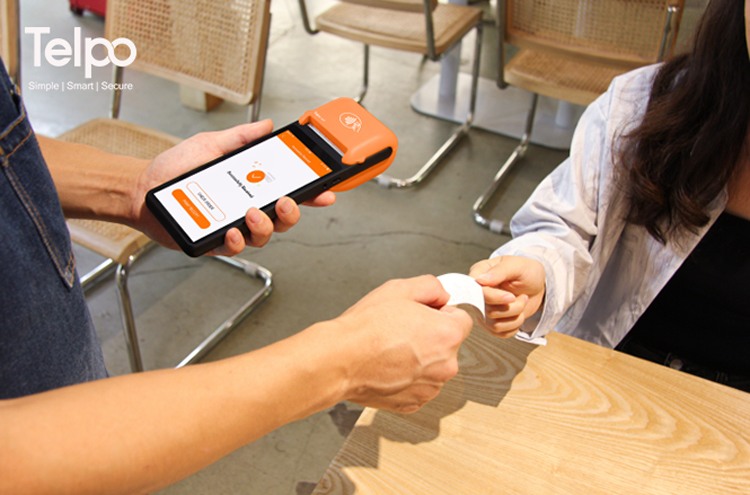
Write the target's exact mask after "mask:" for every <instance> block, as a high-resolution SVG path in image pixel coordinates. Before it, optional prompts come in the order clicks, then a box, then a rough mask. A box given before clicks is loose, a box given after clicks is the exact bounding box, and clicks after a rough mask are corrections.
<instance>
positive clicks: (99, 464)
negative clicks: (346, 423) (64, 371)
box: [0, 324, 348, 494]
mask: <svg viewBox="0 0 750 495" xmlns="http://www.w3.org/2000/svg"><path fill="white" fill-rule="evenodd" d="M330 331H331V329H330V327H329V325H328V324H322V325H316V326H315V327H312V328H311V329H308V331H306V332H303V333H301V334H298V335H295V336H294V337H292V338H290V339H287V340H284V341H281V342H278V343H276V344H274V345H272V346H269V347H267V348H264V349H261V350H258V351H255V352H252V353H249V354H245V355H241V356H238V357H235V358H231V359H227V360H223V361H219V362H215V363H208V364H203V365H198V366H193V367H187V368H183V369H179V370H163V371H157V372H150V373H143V374H133V375H126V376H123V377H117V378H112V379H107V380H101V381H98V382H93V383H88V384H83V385H78V386H74V387H68V388H65V389H60V390H57V391H52V392H48V393H45V394H39V395H36V396H31V397H28V398H24V399H18V400H15V401H8V402H6V403H5V404H1V405H0V425H2V426H0V432H1V434H2V437H3V438H2V439H1V440H0V465H2V466H4V470H5V472H6V473H12V474H11V475H10V476H8V475H7V474H6V476H3V477H2V479H0V492H2V493H37V492H47V491H51V490H52V491H55V492H56V493H66V492H67V493H78V494H80V493H98V494H101V493H135V492H138V493H140V492H146V491H151V490H156V489H158V488H160V487H162V486H165V485H167V484H169V483H172V482H174V481H176V480H179V479H181V478H183V477H185V476H187V475H189V474H191V473H193V472H195V471H197V470H199V469H200V468H202V467H204V466H206V465H208V464H210V463H212V462H214V461H216V460H218V459H219V458H221V457H222V456H224V455H226V454H228V453H229V452H231V451H232V450H234V449H236V448H238V447H240V446H242V445H245V444H247V443H249V442H252V441H253V440H255V439H257V438H259V437H261V436H262V435H264V434H266V433H268V432H270V431H272V430H273V429H275V428H277V427H279V426H281V425H283V424H285V423H288V422H290V421H294V420H297V419H299V418H302V417H305V416H307V415H309V414H312V413H313V412H316V411H318V410H321V409H323V408H325V407H328V406H330V405H332V404H335V403H336V402H338V401H339V400H342V398H343V396H344V393H345V391H344V387H345V384H346V383H347V382H346V379H345V378H346V377H345V376H344V375H345V373H344V365H343V364H342V363H344V362H346V360H347V359H348V357H347V356H346V353H343V352H339V351H338V350H337V349H341V348H343V347H341V346H339V345H338V344H337V342H338V341H339V340H340V339H336V338H331V334H330ZM5 483H10V486H3V485H4V484H5Z"/></svg>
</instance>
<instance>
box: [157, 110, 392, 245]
mask: <svg viewBox="0 0 750 495" xmlns="http://www.w3.org/2000/svg"><path fill="white" fill-rule="evenodd" d="M397 149H398V139H397V138H396V135H395V134H394V133H393V132H392V131H391V130H390V129H388V128H387V127H386V126H385V125H383V123H381V122H380V121H379V120H378V119H377V118H375V117H374V116H373V115H372V114H371V113H370V112H368V111H367V110H365V109H364V108H363V107H362V106H360V105H359V104H358V103H356V102H355V101H354V100H352V99H351V98H338V99H336V100H333V101H331V102H329V103H326V104H325V105H322V106H320V107H318V108H316V109H314V110H310V111H308V112H305V113H304V114H303V115H302V117H300V119H299V120H298V121H296V122H292V123H291V124H289V125H287V126H285V127H282V128H280V129H278V130H276V131H274V132H272V133H270V134H268V135H266V136H264V137H262V138H260V139H258V140H257V141H254V142H253V143H250V144H248V145H245V146H243V147H241V148H239V149H237V150H235V151H233V152H231V153H229V154H227V155H224V156H221V157H219V158H217V159H215V160H213V161H211V162H209V163H206V164H204V165H201V166H199V167H197V168H196V169H194V170H192V171H190V172H188V173H186V174H183V175H181V176H179V177H177V178H175V179H172V180H170V181H168V182H166V183H165V184H162V185H160V186H157V187H156V188H154V189H152V190H150V191H149V192H148V194H147V195H146V205H147V207H148V208H149V210H150V211H151V212H152V213H153V214H154V216H155V217H156V218H157V219H158V220H159V221H160V222H161V224H162V225H163V226H164V228H165V229H166V230H167V231H168V232H169V233H170V235H171V236H172V237H173V238H174V240H175V241H176V242H177V244H178V245H179V246H180V247H181V248H182V250H183V251H185V253H187V254H188V255H190V256H199V255H201V254H204V253H205V252H207V251H209V250H211V249H214V248H216V247H219V246H221V245H222V244H223V243H224V235H225V234H226V232H227V230H229V229H230V228H233V227H238V228H239V229H240V230H241V231H242V232H243V233H244V234H246V235H247V234H248V233H249V232H248V228H247V225H246V224H245V214H246V213H247V210H248V209H249V208H251V207H257V208H259V209H261V210H262V211H263V212H265V213H266V214H267V215H268V216H270V217H271V218H274V217H275V206H276V201H277V200H278V199H279V198H280V197H282V196H289V197H291V198H292V199H293V200H295V201H296V202H297V203H301V202H303V201H307V200H308V199H312V198H314V197H315V196H317V195H318V194H320V193H322V192H324V191H326V190H328V189H330V190H333V191H337V192H340V191H348V190H350V189H353V188H355V187H357V186H359V185H361V184H363V183H364V182H366V181H368V180H370V179H372V178H374V177H375V176H377V175H379V174H381V173H382V172H383V171H385V169H387V168H388V166H390V164H391V163H393V159H394V158H395V156H396V151H397Z"/></svg>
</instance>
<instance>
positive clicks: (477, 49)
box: [299, 0, 483, 189]
mask: <svg viewBox="0 0 750 495" xmlns="http://www.w3.org/2000/svg"><path fill="white" fill-rule="evenodd" d="M423 5H424V17H425V32H426V43H427V53H426V54H425V55H424V57H425V58H428V59H430V60H431V61H433V62H437V61H440V60H441V59H442V58H443V57H445V56H446V55H447V54H448V53H450V52H451V51H452V50H453V49H454V48H455V47H456V46H458V45H460V44H461V41H462V40H463V38H459V39H458V40H457V41H456V42H455V43H454V44H453V45H452V46H451V47H449V48H447V49H446V50H444V51H443V53H442V54H438V53H437V49H436V47H435V28H434V23H433V18H432V11H433V9H434V8H435V5H436V2H435V0H423ZM299 6H300V12H301V16H302V22H303V25H304V28H305V31H307V33H309V34H311V35H315V34H318V33H319V32H320V30H318V29H317V28H313V27H312V23H311V22H310V17H309V15H308V13H307V5H306V2H305V0H299ZM394 11H397V9H394ZM474 31H475V41H474V56H473V57H474V58H473V62H472V70H471V95H470V97H469V109H468V112H467V113H466V118H465V120H464V122H463V123H462V124H461V125H459V127H458V128H457V129H456V130H455V131H454V132H453V133H452V134H451V135H450V137H448V139H447V140H446V141H445V142H444V143H443V144H442V145H441V146H440V147H439V148H438V149H437V151H435V153H433V155H432V156H431V157H430V158H429V159H428V160H427V162H426V163H425V164H424V165H422V167H421V168H420V169H419V170H417V172H416V173H414V174H413V175H412V176H410V177H408V178H406V179H399V178H395V177H392V176H390V175H388V174H381V175H379V176H378V177H375V179H373V180H374V181H375V182H377V184H378V185H380V186H382V187H385V188H389V189H390V188H394V189H403V188H408V187H412V186H415V185H417V184H419V183H420V182H422V181H423V180H424V179H425V178H426V177H427V176H428V175H430V173H431V172H432V171H433V170H434V169H435V168H436V167H437V165H438V164H439V163H440V162H441V161H442V160H443V158H445V157H446V156H447V155H448V153H449V152H450V151H451V150H452V149H453V148H454V147H455V146H456V145H457V144H458V143H459V142H460V141H461V139H462V138H463V137H464V136H466V135H467V134H468V132H469V129H470V128H471V126H472V124H473V122H474V115H475V111H476V102H477V87H478V84H479V66H480V62H481V52H482V35H483V24H482V18H481V16H480V18H479V21H478V22H477V24H476V26H475V27H474ZM391 49H394V48H391ZM369 67H370V45H368V44H366V43H365V44H364V54H363V77H362V87H361V89H360V91H359V95H358V96H357V97H356V98H355V100H356V101H357V102H358V103H361V102H362V100H364V97H365V95H366V94H367V90H368V86H369V75H370V68H369Z"/></svg>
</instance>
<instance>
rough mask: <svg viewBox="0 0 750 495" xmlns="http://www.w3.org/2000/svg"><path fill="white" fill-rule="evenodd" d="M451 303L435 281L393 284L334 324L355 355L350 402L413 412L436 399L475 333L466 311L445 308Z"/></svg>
mask: <svg viewBox="0 0 750 495" xmlns="http://www.w3.org/2000/svg"><path fill="white" fill-rule="evenodd" d="M448 299H449V295H448V293H447V292H446V291H445V289H443V286H442V285H441V284H440V282H439V281H438V280H437V278H435V277H433V276H422V277H417V278H412V279H406V280H392V281H389V282H387V283H385V284H384V285H382V286H380V287H379V288H377V289H375V290H374V291H372V292H370V293H369V294H368V295H367V296H365V297H364V298H362V299H361V300H360V301H359V302H357V303H356V304H355V305H354V306H352V307H351V308H349V309H348V310H347V311H346V312H344V313H343V314H342V315H341V316H340V317H338V318H336V319H335V320H333V322H334V323H336V324H337V325H338V326H339V328H340V329H341V330H340V332H339V334H340V337H339V338H340V339H341V340H342V343H343V344H344V345H348V348H349V349H350V350H351V352H353V353H355V354H356V358H355V359H354V360H353V361H354V363H353V366H351V368H350V370H349V371H350V373H349V392H348V393H347V394H346V396H347V397H346V398H347V399H349V400H352V401H354V402H357V403H360V404H363V405H366V406H371V407H377V408H383V409H390V410H393V411H397V412H401V413H412V412H415V411H417V410H419V409H420V408H421V407H422V406H423V405H424V404H425V403H426V402H428V401H429V400H431V399H433V398H434V397H435V396H437V395H438V393H439V392H440V389H441V388H442V387H443V385H444V384H445V382H447V381H448V380H450V379H451V378H452V377H454V376H455V375H456V373H457V372H458V350H459V347H460V346H461V343H462V342H463V341H464V340H465V339H466V338H467V337H468V336H469V333H470V332H471V328H472V320H471V317H470V316H469V315H468V314H467V313H466V312H465V311H463V310H460V309H458V308H455V307H451V306H445V303H447V302H448ZM352 339H354V341H352ZM356 350H358V351H360V352H356Z"/></svg>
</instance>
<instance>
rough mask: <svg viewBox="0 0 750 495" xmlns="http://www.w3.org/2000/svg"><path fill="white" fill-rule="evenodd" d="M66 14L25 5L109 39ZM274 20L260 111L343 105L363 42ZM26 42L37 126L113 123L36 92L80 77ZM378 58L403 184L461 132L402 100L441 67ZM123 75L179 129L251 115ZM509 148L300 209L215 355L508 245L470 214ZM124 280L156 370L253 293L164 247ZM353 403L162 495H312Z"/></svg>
mask: <svg viewBox="0 0 750 495" xmlns="http://www.w3.org/2000/svg"><path fill="white" fill-rule="evenodd" d="M316 5H317V4H316ZM479 5H483V4H479ZM67 7H68V6H67V2H46V1H45V2H43V1H42V0H24V1H23V2H22V7H21V8H22V13H21V15H22V26H50V27H51V31H52V34H51V36H56V37H63V38H66V39H72V32H73V28H74V27H76V26H80V27H81V28H82V31H83V36H92V37H94V36H102V33H103V21H102V20H101V19H99V18H97V17H95V16H91V15H89V14H87V15H85V16H83V17H75V16H73V15H71V13H70V12H69V11H68V8H67ZM485 7H486V8H487V6H486V5H485ZM272 12H273V21H272V31H271V43H270V47H269V50H268V63H267V69H266V75H265V91H264V95H263V103H262V108H261V116H262V117H270V118H272V119H273V120H274V122H275V123H276V124H277V125H283V124H285V123H287V122H289V121H291V120H293V119H296V118H297V117H298V116H299V115H300V114H301V113H302V112H303V111H305V110H307V109H310V108H313V107H315V106H318V105H320V104H322V103H325V102H326V101H328V100H330V99H332V98H334V97H337V96H341V95H349V96H352V95H354V94H355V93H356V91H357V90H358V88H359V81H360V70H361V69H360V67H361V65H360V57H361V47H360V46H358V45H355V44H352V43H349V42H346V41H343V40H339V39H337V38H334V37H332V36H328V35H326V34H321V35H318V36H314V37H312V36H310V35H308V34H306V33H305V32H304V30H303V29H302V24H301V21H300V18H299V10H298V7H297V2H296V0H274V2H273V7H272ZM488 12H489V9H488ZM487 17H488V19H489V18H490V16H489V15H488V16H487ZM486 27H487V29H486V30H485V31H486V32H485V49H484V53H483V60H482V72H483V75H484V76H485V77H487V78H492V77H494V73H495V67H496V65H495V62H494V58H495V57H496V51H495V50H494V43H495V42H494V39H495V38H494V36H495V33H494V29H493V26H492V25H491V24H487V26H486ZM31 41H32V40H31V36H29V35H26V36H23V63H22V69H23V87H24V96H25V99H26V105H27V108H28V111H29V114H30V118H31V121H32V123H33V124H34V126H35V128H36V130H37V132H39V133H43V134H47V135H52V136H54V135H58V134H60V133H62V132H64V131H65V130H67V129H70V128H72V127H74V126H76V125H77V124H79V123H81V122H84V121H86V120H88V119H90V118H94V117H101V116H106V114H107V111H108V98H109V95H107V94H104V93H97V92H93V91H79V92H66V93H59V92H49V93H46V92H44V91H40V90H31V89H27V88H29V86H28V85H29V83H31V82H46V81H60V82H65V81H83V76H82V73H81V70H80V69H75V68H72V67H71V68H57V67H50V66H48V65H45V64H42V66H41V67H34V66H33V60H32V46H31ZM464 45H465V47H464V48H465V49H464V53H463V56H462V71H468V70H469V62H470V52H469V51H468V50H467V46H468V48H470V47H471V46H470V45H471V44H470V43H465V44H464ZM371 59H372V60H371V63H372V67H371V89H370V93H369V94H368V97H367V99H366V101H365V103H366V104H367V106H368V108H369V109H370V111H371V112H373V113H374V114H375V115H377V116H379V117H380V118H381V119H382V120H383V121H384V122H386V123H387V124H388V125H389V126H391V128H392V129H393V130H394V131H395V132H396V134H397V135H398V136H399V139H400V149H399V155H398V157H397V159H396V162H395V163H394V165H393V166H392V167H391V169H390V172H391V173H392V174H393V175H396V176H398V177H406V176H409V175H411V174H412V173H413V172H414V171H416V170H417V169H418V168H419V167H420V166H421V164H422V163H423V162H424V161H425V160H426V159H427V158H428V157H429V156H430V155H431V153H432V151H433V150H435V149H436V148H437V146H438V145H439V144H440V143H441V142H442V140H444V139H445V137H447V136H448V135H449V133H450V132H451V130H452V129H453V124H451V123H447V122H444V121H440V120H436V119H433V118H429V117H425V116H422V115H419V114H417V113H415V112H414V111H413V110H411V109H410V107H409V103H408V102H409V96H410V95H411V94H412V93H413V92H414V91H415V90H417V89H418V88H419V87H420V86H421V84H423V83H424V82H425V81H427V80H428V79H429V78H430V77H431V76H433V75H434V74H435V73H436V72H437V71H438V66H437V65H436V64H427V65H425V66H420V57H419V56H417V55H411V54H401V53H396V52H392V51H387V50H383V49H377V48H375V49H373V50H372V56H371ZM109 77H110V71H109V69H108V68H106V69H96V70H95V71H94V76H93V80H95V81H96V80H98V81H107V80H109ZM126 81H130V82H133V84H134V85H135V90H134V91H132V92H130V93H128V94H126V95H125V97H124V101H123V105H124V109H123V112H122V115H121V117H122V118H123V119H125V120H129V121H132V122H136V123H139V124H145V125H148V126H151V127H154V128H157V129H160V130H162V131H164V132H168V133H171V134H174V135H177V136H181V137H187V136H189V135H191V134H193V133H195V132H199V131H203V130H211V129H220V128H225V127H228V126H231V125H233V124H236V123H239V122H242V121H243V120H244V119H245V116H246V109H244V108H240V107H237V106H234V105H230V104H226V103H224V104H222V105H221V106H220V107H219V108H217V109H216V110H214V111H211V112H209V113H201V112H197V111H193V110H189V109H187V108H185V107H184V106H182V105H181V103H180V100H179V95H178V88H177V87H176V86H175V85H174V84H172V83H168V82H164V81H161V80H157V79H155V78H152V77H150V76H145V75H140V74H136V73H134V72H132V71H131V72H130V73H128V72H127V71H126ZM498 91H499V90H498ZM514 146H515V141H514V139H511V138H508V137H504V136H501V135H497V134H493V133H489V132H485V131H482V130H473V131H472V132H471V134H470V136H469V138H468V139H466V140H464V141H463V142H462V143H461V144H460V145H459V146H458V147H457V149H455V150H454V152H453V153H452V154H451V155H450V156H449V158H448V160H447V161H446V162H444V163H443V164H442V165H441V166H440V168H439V169H438V170H437V172H436V173H435V174H434V175H433V176H432V177H431V178H430V179H428V180H427V181H425V182H424V183H423V184H421V185H420V186H418V187H416V188H413V189H408V190H385V189H383V188H381V187H379V186H378V185H376V184H375V183H368V184H365V185H363V186H362V187H360V188H358V189H356V190H354V191H351V192H347V193H342V194H339V196H338V201H337V204H336V205H335V206H333V207H330V208H326V209H305V210H304V211H303V218H302V221H301V222H300V224H299V225H298V226H297V227H296V228H294V229H293V230H292V231H290V232H288V233H285V234H278V235H276V236H275V237H274V238H273V240H272V241H271V242H270V243H269V245H267V246H266V247H264V248H263V249H259V250H258V249H252V250H247V251H246V252H245V253H243V254H242V256H243V257H246V258H248V259H251V260H253V261H255V262H258V263H260V264H262V265H263V266H265V267H266V268H268V269H269V270H271V271H272V272H273V274H274V290H273V294H272V295H271V297H270V299H269V300H268V301H267V302H266V303H265V304H264V305H263V306H261V307H260V308H259V309H258V310H257V311H255V312H254V313H253V314H251V315H250V316H249V317H248V318H247V319H246V320H245V321H244V322H243V323H242V325H241V327H240V328H239V329H238V330H236V331H235V332H234V333H232V334H231V335H230V336H229V337H228V338H227V339H226V340H224V341H223V342H222V343H221V344H220V345H219V346H218V347H217V348H216V349H215V350H214V351H213V352H212V353H211V354H210V355H209V357H208V358H207V359H210V360H214V359H220V358H223V357H226V356H231V355H235V354H238V353H242V352H246V351H250V350H253V349H257V348H259V347H262V346H264V345H266V344H269V343H271V342H274V341H276V340H279V339H282V338H284V337H286V336H288V335H291V334H293V333H295V332H298V331H300V330H301V329H303V328H305V327H306V326H308V325H310V324H312V323H314V322H317V321H320V320H324V319H328V318H332V317H335V316H336V315H338V314H339V313H341V312H342V311H343V310H344V309H346V308H347V307H348V306H349V305H351V304H352V303H354V302H355V301H356V300H358V299H359V298H360V297H361V296H363V295H364V294H365V293H367V292H368V291H369V290H371V289H373V288H374V287H376V286H378V285H379V284H381V283H382V282H384V281H386V280H388V279H390V278H394V277H409V276H413V275H419V274H423V273H432V274H436V275H439V274H442V273H446V272H454V271H455V272H467V270H468V269H469V267H470V265H471V264H472V263H474V262H475V261H477V260H480V259H482V258H484V257H487V256H488V255H489V254H490V253H491V252H492V250H493V249H494V248H496V247H497V246H498V245H500V244H502V243H503V242H505V241H506V240H507V238H506V237H504V236H499V235H495V234H492V233H490V232H488V231H486V230H484V229H482V228H480V227H478V226H477V225H475V224H474V223H473V221H472V218H471V206H472V203H473V202H474V200H475V198H476V197H477V196H478V195H479V194H480V193H481V192H482V191H483V190H484V188H485V187H486V186H487V184H488V183H489V182H490V181H491V179H492V177H493V176H494V174H495V172H496V170H497V168H498V167H499V165H500V163H501V160H503V159H504V157H506V156H507V155H508V154H509V153H510V152H511V151H512V149H513V147H514ZM564 157H565V152H563V151H555V150H550V149H545V148H543V147H540V146H532V147H531V148H530V149H529V151H528V154H527V158H526V159H525V160H524V162H523V163H522V164H521V165H520V166H518V167H517V168H516V169H515V170H514V171H513V172H512V174H511V177H510V179H509V181H508V182H507V185H505V186H503V187H502V188H501V190H500V194H499V195H498V196H497V199H496V200H495V201H494V202H493V203H492V204H491V205H490V206H491V210H492V212H493V216H495V217H499V218H504V219H507V218H509V216H510V215H511V214H512V213H513V212H514V211H515V210H516V209H517V208H518V207H519V206H520V205H521V204H522V203H523V201H524V200H525V198H526V197H527V196H528V195H529V193H530V192H531V191H532V189H533V188H534V187H535V185H536V184H537V183H538V181H539V180H540V179H541V178H542V177H544V176H545V175H546V174H547V173H548V172H549V171H550V170H552V168H553V167H554V166H555V165H556V164H558V163H559V162H560V161H562V160H563V159H564ZM78 257H79V266H80V268H79V270H80V271H81V272H84V271H85V270H86V269H87V268H89V267H91V266H94V264H95V263H96V262H98V261H99V259H98V258H97V257H96V256H95V255H93V254H92V253H89V252H87V251H85V250H83V249H79V250H78ZM130 285H131V291H132V294H133V297H134V306H135V311H136V318H137V324H138V328H139V330H140V336H141V347H142V350H143V354H144V359H145V362H146V366H147V367H148V368H156V367H168V366H171V365H173V364H175V363H176V362H178V361H179V360H180V358H181V356H182V355H184V354H185V353H187V352H188V350H189V349H190V348H191V346H192V345H195V344H196V343H197V342H198V341H200V340H201V338H202V337H201V335H202V332H205V331H207V330H208V329H210V328H213V326H214V325H216V324H218V323H219V322H221V321H222V320H223V319H224V317H225V316H226V315H227V313H228V312H230V311H232V310H233V308H234V307H235V306H236V305H239V303H240V301H241V300H242V299H243V298H244V297H248V294H249V293H250V291H253V290H256V289H257V288H258V287H259V284H255V285H253V283H252V282H248V281H247V280H246V279H244V278H243V277H240V276H238V275H236V274H234V273H232V271H231V270H229V269H228V268H225V267H223V266H221V264H219V263H213V262H211V261H208V260H193V259H190V258H188V257H187V256H184V255H183V254H181V253H178V252H171V251H168V250H165V249H158V250H155V251H153V252H152V253H151V254H149V255H148V256H147V257H146V258H144V260H143V261H142V262H141V264H140V265H138V266H137V268H136V269H135V271H134V272H133V274H132V278H131V284H130ZM196 296H197V297H196ZM89 302H90V308H91V312H92V314H93V317H94V320H95V323H96V326H97V329H98V331H99V334H100V337H101V341H102V345H103V347H104V351H105V357H106V360H107V365H108V368H109V370H110V372H111V373H112V374H113V375H117V374H122V373H127V372H128V370H129V368H128V360H127V356H126V351H125V347H124V341H123V338H122V335H121V332H122V330H121V328H122V327H121V323H120V319H119V318H120V317H119V309H118V306H117V301H116V295H115V292H114V287H113V285H112V284H109V283H107V284H105V285H103V286H102V287H101V288H98V289H96V290H94V291H93V292H92V293H91V294H90V296H89ZM123 407H127V405H123ZM360 410H361V409H360V408H359V407H358V406H356V405H353V404H348V403H342V404H339V405H338V406H336V407H335V408H333V409H331V410H329V411H324V412H321V413H319V414H317V415H314V416H312V417H311V418H308V419H306V420H304V421H299V422H297V423H295V424H291V425H288V426H286V427H283V428H281V429H279V430H277V431H275V432H273V433H271V434H269V435H268V436H266V437H265V438H263V439H261V440H259V441H258V442H256V443H254V444H253V445H249V446H247V447H245V448H242V449H240V450H239V451H237V452H235V453H234V454H232V455H230V456H229V457H227V458H225V459H224V460H222V461H220V462H218V463H216V464H215V465H213V466H211V467H209V468H207V469H205V470H204V471H202V472H200V473H198V474H196V475H194V476H192V477H190V478H188V479H186V480H184V481H183V482H181V483H178V484H177V485H175V486H173V487H170V488H169V489H166V490H164V491H163V493H165V494H181V493H190V494H197V493H223V494H227V493H243V494H244V493H258V494H271V495H276V494H282V495H287V494H306V493H309V492H310V491H311V490H312V487H313V486H314V485H315V483H316V482H317V480H318V479H319V478H320V477H321V475H322V473H323V472H324V470H325V468H326V466H327V465H328V463H329V461H330V460H331V459H332V458H333V456H334V455H335V453H336V452H337V450H338V449H339V448H340V447H341V445H342V443H343V441H344V439H345V436H346V434H347V433H348V431H349V430H350V429H351V427H352V425H353V422H354V421H356V418H357V416H358V414H359V412H360ZM102 421H107V419H106V418H102Z"/></svg>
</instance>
